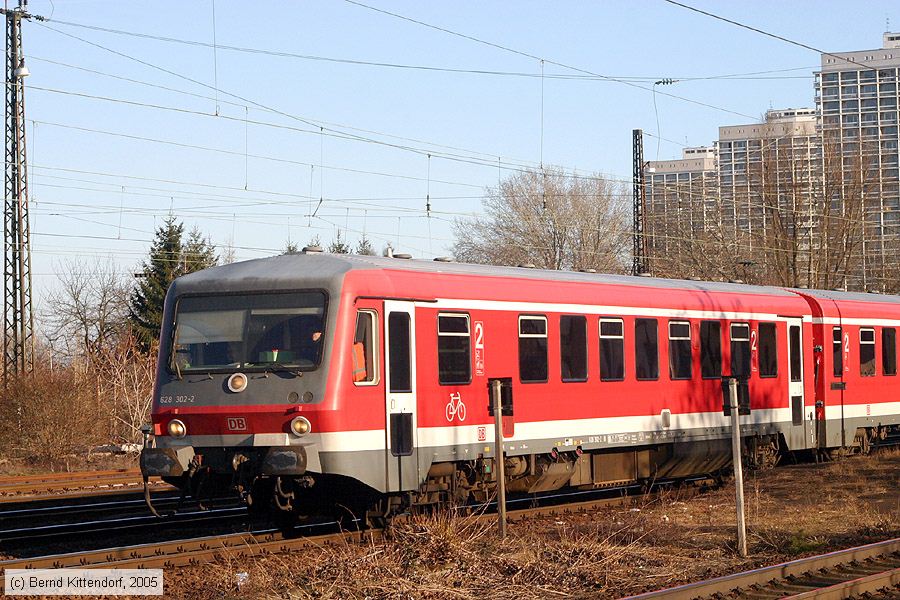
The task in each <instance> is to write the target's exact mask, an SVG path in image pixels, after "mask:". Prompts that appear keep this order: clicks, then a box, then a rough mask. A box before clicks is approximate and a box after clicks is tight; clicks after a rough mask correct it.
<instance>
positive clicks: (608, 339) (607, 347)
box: [600, 319, 625, 381]
mask: <svg viewBox="0 0 900 600" xmlns="http://www.w3.org/2000/svg"><path fill="white" fill-rule="evenodd" d="M623 379H625V324H624V323H623V321H622V319H600V380H601V381H622V380H623Z"/></svg>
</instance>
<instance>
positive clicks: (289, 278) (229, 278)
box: [176, 253, 900, 302]
mask: <svg viewBox="0 0 900 600" xmlns="http://www.w3.org/2000/svg"><path fill="white" fill-rule="evenodd" d="M358 270H375V271H407V272H410V271H412V272H419V273H433V274H447V275H471V276H483V277H510V278H519V279H537V280H542V281H561V282H582V283H597V284H610V285H621V286H634V287H646V288H654V289H672V290H685V291H696V292H718V293H730V294H759V295H765V296H775V297H786V298H788V297H789V298H797V294H796V293H795V292H794V291H791V290H787V289H782V288H778V287H764V286H756V285H747V284H743V283H724V282H714V281H694V280H686V279H662V278H657V277H635V276H632V275H614V274H605V273H585V272H576V271H555V270H549V269H534V268H527V267H501V266H492V265H477V264H469V263H458V262H444V261H432V260H422V259H418V260H416V259H404V258H385V257H380V256H360V255H355V254H327V253H309V254H290V255H282V256H275V257H270V258H259V259H254V260H249V261H243V262H238V263H233V264H230V265H222V266H218V267H212V268H210V269H204V270H203V271H197V272H195V273H191V274H189V275H185V276H183V277H180V278H179V279H178V280H177V281H176V287H177V292H176V293H198V292H206V291H209V292H217V291H226V290H228V289H234V288H233V287H232V286H233V285H234V284H235V283H237V282H240V286H239V287H240V288H244V289H252V290H260V289H267V288H268V289H291V288H298V287H302V286H303V285H305V284H306V282H308V281H309V280H311V279H315V280H316V281H319V282H322V283H330V284H333V286H334V287H335V288H337V287H339V286H340V283H341V281H342V280H343V278H344V275H345V274H346V273H348V272H349V271H358ZM796 292H802V293H806V294H809V295H811V296H814V297H818V296H816V295H815V294H816V293H817V292H816V291H815V290H796ZM821 293H822V294H826V293H830V294H838V295H844V296H847V297H846V298H840V299H857V296H858V297H859V299H862V300H868V301H873V300H874V301H890V300H887V299H888V298H893V299H894V300H893V301H894V302H900V298H898V297H896V296H879V295H876V294H852V293H851V294H847V293H846V292H844V293H839V292H821ZM822 297H826V296H822ZM827 297H830V296H827Z"/></svg>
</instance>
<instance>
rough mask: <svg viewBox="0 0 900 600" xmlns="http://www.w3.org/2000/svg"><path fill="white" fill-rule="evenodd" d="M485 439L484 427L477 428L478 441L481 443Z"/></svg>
mask: <svg viewBox="0 0 900 600" xmlns="http://www.w3.org/2000/svg"><path fill="white" fill-rule="evenodd" d="M486 439H487V431H486V430H485V428H484V427H479V428H478V441H479V442H483V441H485V440H486Z"/></svg>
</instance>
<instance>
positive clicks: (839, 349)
mask: <svg viewBox="0 0 900 600" xmlns="http://www.w3.org/2000/svg"><path fill="white" fill-rule="evenodd" d="M843 339H844V335H843V334H842V333H841V328H840V327H835V328H833V329H832V330H831V340H832V342H831V358H832V362H833V363H834V365H833V367H834V371H833V373H834V376H835V377H841V376H843V374H844V343H843Z"/></svg>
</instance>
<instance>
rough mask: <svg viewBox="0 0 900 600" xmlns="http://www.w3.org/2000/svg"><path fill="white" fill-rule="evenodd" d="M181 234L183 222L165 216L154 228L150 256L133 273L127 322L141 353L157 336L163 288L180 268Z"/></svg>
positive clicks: (163, 300) (172, 279)
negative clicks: (154, 234)
mask: <svg viewBox="0 0 900 600" xmlns="http://www.w3.org/2000/svg"><path fill="white" fill-rule="evenodd" d="M183 233H184V225H182V224H181V223H178V222H177V221H176V220H175V217H174V216H169V218H168V219H166V221H165V222H164V223H163V224H162V226H160V227H159V228H158V229H157V230H156V239H154V240H153V245H152V246H151V247H150V256H149V257H148V259H147V260H146V261H145V262H144V268H143V269H142V270H141V273H140V274H138V275H137V277H139V281H138V285H137V287H136V288H135V289H134V290H133V291H132V293H131V299H130V302H129V307H128V321H129V323H130V324H131V327H132V330H133V331H134V333H135V337H136V338H137V340H138V342H139V343H140V345H141V348H142V349H143V350H144V351H145V352H146V351H148V350H149V349H150V347H151V346H152V345H153V343H154V342H155V341H156V340H157V339H158V338H159V328H160V324H161V323H162V312H163V303H164V302H165V299H166V291H167V290H168V289H169V284H171V283H172V281H174V280H175V278H176V277H178V275H179V271H180V269H179V266H180V264H181V236H182V234H183Z"/></svg>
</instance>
